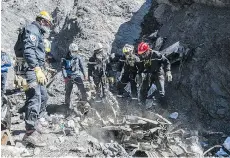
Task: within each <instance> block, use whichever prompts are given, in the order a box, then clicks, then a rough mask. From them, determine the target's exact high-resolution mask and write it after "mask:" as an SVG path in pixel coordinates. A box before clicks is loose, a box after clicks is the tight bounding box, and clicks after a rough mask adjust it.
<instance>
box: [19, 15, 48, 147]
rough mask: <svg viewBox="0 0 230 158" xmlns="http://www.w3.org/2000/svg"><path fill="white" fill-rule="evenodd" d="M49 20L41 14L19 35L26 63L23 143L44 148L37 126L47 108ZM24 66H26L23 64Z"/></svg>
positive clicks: (39, 126)
mask: <svg viewBox="0 0 230 158" xmlns="http://www.w3.org/2000/svg"><path fill="white" fill-rule="evenodd" d="M52 21H53V20H52V17H51V16H50V14H49V13H48V12H46V11H41V12H40V13H39V14H38V15H37V17H36V21H34V22H32V23H31V24H30V25H28V26H26V27H25V28H24V32H23V34H22V35H23V36H22V41H23V43H22V45H23V47H22V48H23V59H24V60H25V64H26V68H25V70H26V72H25V77H26V81H27V84H28V89H27V90H26V91H25V94H26V102H25V125H26V134H25V136H24V137H23V140H24V141H25V142H27V143H31V144H33V145H34V146H38V147H41V146H45V145H46V144H45V143H44V142H43V141H42V140H41V134H44V133H46V132H47V131H46V130H45V129H44V128H42V126H41V125H40V124H39V121H38V118H39V115H40V114H41V110H42V109H46V103H47V100H48V95H47V90H46V87H45V84H46V82H47V79H46V76H45V75H44V72H43V71H44V64H45V48H44V41H43V36H44V34H45V33H47V32H50V29H51V26H52ZM24 66H25V65H24Z"/></svg>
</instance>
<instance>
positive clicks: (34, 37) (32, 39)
mask: <svg viewBox="0 0 230 158" xmlns="http://www.w3.org/2000/svg"><path fill="white" fill-rule="evenodd" d="M30 40H31V41H33V42H34V41H36V40H37V37H36V36H35V35H33V34H31V35H30Z"/></svg>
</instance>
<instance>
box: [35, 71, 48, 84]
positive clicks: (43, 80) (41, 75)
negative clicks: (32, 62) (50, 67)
mask: <svg viewBox="0 0 230 158" xmlns="http://www.w3.org/2000/svg"><path fill="white" fill-rule="evenodd" d="M34 71H35V74H36V78H37V82H38V83H39V84H41V85H45V84H46V83H47V79H46V76H45V75H44V73H43V72H42V70H41V68H40V67H35V68H34Z"/></svg>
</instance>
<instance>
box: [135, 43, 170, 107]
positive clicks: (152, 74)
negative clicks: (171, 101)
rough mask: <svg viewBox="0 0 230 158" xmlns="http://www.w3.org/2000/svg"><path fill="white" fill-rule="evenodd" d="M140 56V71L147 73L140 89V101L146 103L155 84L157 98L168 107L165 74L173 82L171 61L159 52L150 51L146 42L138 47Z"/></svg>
mask: <svg viewBox="0 0 230 158" xmlns="http://www.w3.org/2000/svg"><path fill="white" fill-rule="evenodd" d="M138 54H139V55H140V58H141V68H140V69H141V70H140V71H141V72H144V73H146V77H145V78H144V80H143V82H142V86H141V89H140V101H141V102H142V103H145V100H146V99H147V93H148V90H149V89H150V87H151V86H152V84H155V85H156V87H157V92H158V93H157V94H158V95H157V96H156V98H158V99H159V101H160V102H161V105H162V106H167V105H166V100H165V74H166V78H167V80H168V81H169V82H170V81H172V74H171V65H170V62H169V60H168V59H167V58H166V57H165V56H164V55H162V54H160V53H159V52H157V51H154V50H152V49H150V47H149V45H148V44H147V43H144V42H141V43H140V44H139V45H138ZM155 92H156V91H155ZM154 95H155V94H154Z"/></svg>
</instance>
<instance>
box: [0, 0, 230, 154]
mask: <svg viewBox="0 0 230 158" xmlns="http://www.w3.org/2000/svg"><path fill="white" fill-rule="evenodd" d="M228 7H229V2H228V1H224V0H222V1H214V0H213V1H207V0H202V1H199V0H194V1H193V0H191V1H189V0H184V1H183V0H180V1H177V0H165V1H161V0H156V1H155V0H153V1H151V0H147V1H144V0H138V1H137V0H136V1H132V0H118V1H113V0H100V1H93V0H88V1H86V0H83V1H78V0H68V1H62V0H46V1H39V0H34V1H28V0H20V1H19V0H5V1H2V10H1V13H2V18H1V20H2V32H1V39H2V47H5V48H7V49H9V52H10V53H11V54H13V46H14V43H15V41H16V38H17V29H18V28H19V27H21V26H23V25H25V24H26V23H28V22H30V21H32V20H33V19H34V17H35V15H36V13H37V12H39V11H40V10H48V11H50V12H51V13H52V15H53V16H54V20H55V23H56V25H55V28H54V31H53V32H52V34H51V36H52V38H51V39H52V41H53V45H52V54H53V55H54V57H55V58H56V59H57V61H59V60H60V58H61V57H63V56H64V55H65V54H66V53H67V49H68V45H69V44H70V43H71V42H73V41H74V42H76V43H77V44H79V46H80V48H81V49H82V54H84V56H85V59H86V61H87V58H88V56H90V54H91V52H92V48H93V46H94V43H95V42H101V43H102V44H103V45H104V46H105V51H107V52H108V53H111V52H115V53H121V48H122V46H123V45H124V44H125V43H130V44H135V45H136V43H137V42H138V41H140V40H141V39H143V36H144V37H147V36H149V35H151V34H152V33H153V32H155V31H156V30H158V36H157V37H163V38H164V44H163V46H162V47H161V48H160V49H159V50H160V51H162V52H163V50H164V49H165V48H167V47H169V46H171V45H172V44H174V43H176V42H177V41H180V43H181V45H183V46H184V47H185V48H189V49H190V50H191V51H190V52H189V53H190V54H188V55H186V56H185V57H184V58H183V60H181V62H177V63H174V64H173V65H172V75H173V82H172V83H167V85H166V90H167V92H166V95H167V96H168V108H167V109H162V108H161V107H159V106H152V107H151V108H149V109H148V110H146V109H145V107H141V106H139V105H138V104H136V103H135V102H132V101H130V100H118V102H119V106H120V108H121V112H122V113H121V114H122V115H135V116H139V117H144V118H148V119H151V120H152V121H153V122H154V121H156V120H158V121H159V118H158V117H157V118H153V117H148V116H149V115H148V112H153V114H152V115H154V114H160V115H161V116H163V117H164V118H166V119H168V120H169V121H170V122H171V123H172V125H164V128H165V126H167V129H168V130H165V131H161V129H155V130H156V131H155V132H156V133H157V134H156V133H154V132H153V133H152V134H151V137H149V136H146V135H145V134H147V133H148V132H146V131H149V130H150V129H149V128H147V129H146V128H145V127H142V126H144V125H143V124H141V123H140V122H142V123H143V120H142V121H139V122H138V120H139V119H137V118H136V119H134V120H135V121H137V122H138V123H140V124H141V125H140V124H138V125H140V127H141V132H139V135H138V134H137V135H138V136H136V137H135V138H137V140H138V141H140V138H142V136H143V133H144V137H143V140H146V139H147V140H148V141H146V142H148V143H150V142H154V141H156V140H157V139H156V138H155V136H158V137H159V133H160V134H162V133H163V135H164V136H165V137H162V139H163V138H164V139H167V141H163V143H162V142H157V143H158V144H161V145H163V146H160V147H155V148H154V147H153V148H151V150H144V151H149V152H146V153H141V152H139V151H137V153H138V154H139V155H138V154H137V155H135V152H133V153H132V152H130V151H129V150H127V149H130V147H129V148H126V146H125V145H124V144H125V143H124V142H122V141H121V140H122V139H121V138H120V137H119V136H121V133H122V132H121V131H125V130H124V129H123V130H120V129H119V130H112V131H109V132H108V131H107V130H101V128H102V127H104V126H105V125H103V121H102V120H101V119H100V118H99V117H98V115H97V114H96V113H95V111H94V110H93V111H94V112H92V113H90V114H89V115H88V117H86V120H85V121H82V120H81V121H79V119H77V118H75V119H73V118H70V119H69V120H66V119H63V118H62V115H63V111H65V108H64V107H63V103H64V102H63V101H64V84H63V80H62V76H61V73H60V72H59V73H58V75H57V76H56V80H55V81H54V82H53V84H52V85H51V86H50V88H49V89H48V91H49V95H50V98H49V101H48V104H49V108H48V110H49V112H50V115H52V117H53V118H54V121H52V125H53V126H52V130H53V131H55V130H60V132H59V133H52V134H48V135H46V136H44V139H45V141H46V142H47V143H48V147H46V148H41V149H38V148H37V149H36V148H35V149H33V148H31V147H28V148H27V150H28V153H27V152H24V154H25V155H26V154H27V156H28V155H31V154H32V155H34V156H39V157H40V156H52V157H53V156H55V157H56V156H90V157H92V156H109V155H110V154H111V152H110V151H112V154H113V155H110V156H114V155H115V156H128V155H127V154H129V155H132V154H133V156H140V154H141V155H142V154H147V156H151V154H152V157H154V155H155V156H158V157H166V156H194V155H192V154H194V153H195V154H197V155H200V156H202V154H203V153H204V151H205V150H207V149H208V148H210V147H212V146H213V145H220V144H222V143H223V142H224V140H225V139H226V137H227V136H229V135H230V133H229V131H230V125H229V118H230V117H229V116H230V104H229V103H230V95H229V88H230V85H229V83H228V78H230V71H229V70H230V67H229V64H228V58H229V51H230V47H229V42H230V34H229V29H230V25H229V22H228V21H229V18H230V17H229V16H230V14H229V8H228ZM152 42H153V43H152V45H154V44H155V40H154V39H152ZM54 67H55V68H56V69H58V70H59V68H60V67H59V64H58V63H56V64H55V65H54ZM8 78H9V82H8V87H9V88H10V89H12V88H13V87H12V85H13V84H12V81H13V80H12V79H13V71H10V73H9V77H8ZM73 94H76V90H75V92H73ZM10 98H11V101H12V102H13V105H14V107H16V108H15V109H13V110H12V111H13V118H12V134H13V138H14V139H15V140H16V147H10V146H2V156H5V157H8V156H20V154H21V153H23V150H24V148H25V146H23V145H22V144H21V142H20V140H21V139H22V136H23V134H24V123H23V121H20V119H19V114H17V113H16V111H17V110H16V109H18V108H19V107H21V106H23V104H24V95H23V94H22V96H20V95H19V96H16V95H12V96H10ZM75 101H76V99H75V97H74V98H73V100H72V102H73V103H75ZM108 107H109V106H107V105H106V104H101V105H100V104H95V105H94V106H93V108H94V109H96V110H97V111H99V114H100V115H101V116H102V119H103V120H104V121H107V123H109V125H110V126H111V125H113V126H117V124H119V123H114V116H113V112H112V110H111V109H110V108H108ZM106 108H107V110H108V111H107V110H105V109H106ZM102 109H103V110H102ZM173 112H178V117H177V118H176V119H171V118H169V116H170V114H171V113H173ZM106 113H107V114H106ZM152 115H151V116H152ZM122 118H123V117H122ZM161 119H162V118H160V120H161ZM55 120H59V121H55ZM60 120H63V124H65V128H66V129H65V130H66V132H67V133H64V132H63V129H62V128H59V126H61V124H62V123H60V122H62V121H60ZM93 120H94V121H95V120H96V121H97V122H95V124H93V123H92V122H93ZM68 122H69V125H68ZM73 122H74V126H76V129H77V130H74V128H73V126H71V123H73ZM118 122H119V121H118ZM121 122H122V121H121ZM121 122H120V123H121ZM127 122H130V120H128V121H126V122H122V126H123V125H124V126H125V129H126V127H127V124H129V123H127ZM131 122H132V121H131ZM145 122H146V120H145ZM147 122H148V121H147ZM133 124H137V123H133ZM147 125H149V123H147ZM160 125H161V124H160ZM129 126H130V124H129ZM151 126H152V124H151ZM61 127H63V126H61ZM155 127H158V125H157V126H156V125H154V127H153V128H155ZM114 128H115V127H114ZM116 128H117V127H116ZM169 129H170V130H169ZM179 129H183V131H182V134H179V136H178V137H176V136H175V135H174V136H173V137H176V140H173V141H176V142H177V143H174V144H177V145H178V143H179V144H180V146H181V145H182V146H185V149H183V148H180V147H179V148H178V146H174V147H172V144H173V143H172V142H171V141H172V140H170V138H169V135H167V134H168V133H170V132H172V131H177V130H179ZM78 130H79V131H78ZM131 130H132V131H135V132H133V133H138V132H136V130H138V131H140V128H133V127H132V128H131ZM115 131H118V132H115ZM169 131H170V132H169ZM117 133H119V134H118V136H117ZM166 133H167V134H166ZM179 133H181V132H179ZM127 135H130V133H129V131H128V133H127V132H126V133H125V134H124V133H123V135H122V136H124V137H126V136H127ZM140 135H141V136H140ZM166 135H167V136H166ZM122 136H121V137H122ZM150 138H151V139H150ZM182 138H183V139H182ZM184 138H185V139H184ZM186 138H188V139H186ZM189 138H191V139H189ZM111 140H112V142H111ZM130 140H132V139H130ZM185 140H187V141H188V140H190V142H186V141H185ZM159 141H161V139H159ZM116 142H117V143H118V144H119V145H118V144H117V143H116ZM146 142H145V143H146ZM107 143H109V144H107ZM129 143H130V142H129ZM142 143H143V142H142ZM142 143H141V144H142ZM157 143H156V142H154V143H152V144H157ZM134 144H135V143H134ZM150 144H151V143H150ZM191 144H193V145H191ZM120 145H122V147H121V146H120ZM164 145H165V146H166V147H165V146H164ZM167 145H168V146H167ZM142 146H143V145H142ZM145 146H146V145H145ZM147 146H151V145H149V144H148V145H147ZM186 146H192V147H194V149H188V148H187V147H186ZM170 147H171V148H173V150H170V151H169V150H168V149H171V148H170ZM133 148H135V147H133ZM133 148H132V149H133ZM136 148H139V147H136ZM159 148H162V149H166V150H165V151H162V150H159ZM22 149H23V150H22ZM123 149H125V150H126V152H125V151H124V150H123ZM181 150H183V151H181ZM217 150H219V148H216V149H214V150H212V151H211V152H210V154H215V152H216V151H217ZM167 154H168V155H167ZM197 155H195V156H197ZM142 156H143V155H142ZM145 156H146V155H145Z"/></svg>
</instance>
